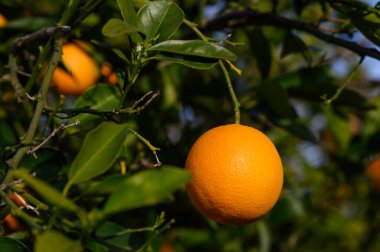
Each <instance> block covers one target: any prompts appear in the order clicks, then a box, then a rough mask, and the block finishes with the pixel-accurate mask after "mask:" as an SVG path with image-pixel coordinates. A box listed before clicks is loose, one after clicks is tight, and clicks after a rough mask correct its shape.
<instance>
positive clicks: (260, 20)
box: [201, 10, 380, 60]
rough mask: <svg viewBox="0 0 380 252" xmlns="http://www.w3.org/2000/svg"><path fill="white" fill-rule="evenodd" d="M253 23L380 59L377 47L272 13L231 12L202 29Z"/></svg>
mask: <svg viewBox="0 0 380 252" xmlns="http://www.w3.org/2000/svg"><path fill="white" fill-rule="evenodd" d="M251 25H268V26H275V27H280V28H285V29H295V30H299V31H303V32H306V33H309V34H311V35H313V36H315V37H317V38H319V39H321V40H324V41H326V42H328V43H330V44H334V45H337V46H340V47H343V48H346V49H348V50H350V51H352V52H354V53H356V54H358V55H359V56H361V57H365V56H368V57H371V58H374V59H378V60H380V51H378V50H377V49H375V48H368V47H364V46H361V45H359V44H357V43H354V42H350V41H347V40H344V39H341V38H339V37H336V36H334V35H333V34H328V33H325V32H322V31H321V30H319V29H318V28H317V27H315V26H314V25H311V24H307V23H303V22H300V21H297V20H293V19H289V18H285V17H281V16H277V15H274V14H272V13H261V12H257V11H254V10H244V11H234V12H229V13H226V14H224V15H220V16H219V17H217V18H215V19H213V20H211V21H209V22H208V23H207V24H206V25H205V26H203V27H202V28H201V30H202V31H212V30H218V29H224V28H237V27H244V26H251Z"/></svg>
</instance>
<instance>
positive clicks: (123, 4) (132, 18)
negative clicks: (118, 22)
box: [117, 0, 137, 27]
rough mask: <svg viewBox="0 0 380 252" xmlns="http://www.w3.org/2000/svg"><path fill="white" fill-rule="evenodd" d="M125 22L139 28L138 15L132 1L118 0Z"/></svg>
mask: <svg viewBox="0 0 380 252" xmlns="http://www.w3.org/2000/svg"><path fill="white" fill-rule="evenodd" d="M117 4H118V5H119V8H120V11H121V15H122V16H123V19H124V22H126V23H127V24H130V25H133V26H135V27H137V13H136V10H135V7H134V6H133V4H132V2H131V0H117Z"/></svg>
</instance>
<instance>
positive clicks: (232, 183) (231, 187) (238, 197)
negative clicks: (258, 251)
mask: <svg viewBox="0 0 380 252" xmlns="http://www.w3.org/2000/svg"><path fill="white" fill-rule="evenodd" d="M185 167H186V169H187V170H189V171H190V172H191V174H192V180H191V181H190V183H189V184H188V185H187V186H186V188H187V192H188V195H189V197H190V199H191V201H192V203H193V204H194V206H195V207H196V208H197V209H198V211H200V212H201V213H202V214H203V215H205V216H206V217H208V218H210V219H212V220H214V221H216V222H219V223H222V224H246V223H250V222H254V221H256V220H258V219H260V218H261V217H263V216H264V215H265V214H266V213H268V212H269V210H270V209H271V208H272V207H273V206H274V205H275V203H276V202H277V200H278V198H279V196H280V193H281V190H282V183H283V169H282V163H281V158H280V156H279V154H278V152H277V150H276V147H275V146H274V145H273V143H272V141H271V140H270V139H269V138H268V137H267V136H266V135H264V134H263V133H262V132H261V131H259V130H257V129H254V128H251V127H248V126H243V125H238V124H229V125H224V126H219V127H216V128H213V129H211V130H209V131H207V132H206V133H204V134H203V135H202V136H201V137H200V138H199V139H198V140H197V141H196V142H195V143H194V145H193V146H192V147H191V150H190V152H189V155H188V157H187V160H186V164H185Z"/></svg>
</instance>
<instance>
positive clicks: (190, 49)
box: [148, 40, 236, 61]
mask: <svg viewBox="0 0 380 252" xmlns="http://www.w3.org/2000/svg"><path fill="white" fill-rule="evenodd" d="M148 51H159V52H169V53H177V54H183V55H191V56H198V57H204V58H212V59H224V60H232V61H233V60H235V59H236V55H235V54H234V53H233V52H231V51H229V50H227V49H226V48H224V47H222V46H219V45H216V44H212V43H209V42H206V41H203V40H167V41H164V42H161V43H159V44H156V45H154V46H152V47H150V48H148Z"/></svg>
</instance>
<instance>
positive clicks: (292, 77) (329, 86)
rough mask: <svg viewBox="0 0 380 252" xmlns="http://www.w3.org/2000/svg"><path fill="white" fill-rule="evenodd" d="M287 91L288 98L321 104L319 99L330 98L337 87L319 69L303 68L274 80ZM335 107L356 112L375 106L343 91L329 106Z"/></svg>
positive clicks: (324, 71) (362, 98) (355, 93)
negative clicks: (355, 110) (346, 108)
mask: <svg viewBox="0 0 380 252" xmlns="http://www.w3.org/2000/svg"><path fill="white" fill-rule="evenodd" d="M273 81H276V82H277V83H278V84H279V85H281V86H282V87H283V88H285V89H286V90H287V91H288V94H289V96H291V97H296V98H301V99H305V100H309V101H313V102H318V103H322V102H323V100H322V98H321V97H324V96H326V97H328V98H329V97H332V96H333V95H334V94H335V92H336V90H337V88H338V86H336V85H334V84H333V83H334V80H333V79H332V77H331V76H329V75H328V73H327V72H326V70H325V69H323V68H321V67H315V68H304V69H300V70H297V71H296V72H290V73H287V74H284V75H282V76H280V77H278V78H276V79H275V80H273ZM331 105H332V106H335V107H349V108H354V109H358V110H369V109H373V108H374V107H375V106H374V105H373V104H372V103H371V102H370V101H368V99H366V98H365V97H363V96H362V95H360V94H359V93H357V92H355V91H353V90H349V89H344V90H343V91H342V93H341V94H340V95H339V97H338V98H337V99H336V100H334V102H332V104H331Z"/></svg>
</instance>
